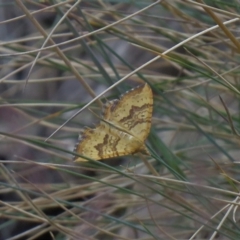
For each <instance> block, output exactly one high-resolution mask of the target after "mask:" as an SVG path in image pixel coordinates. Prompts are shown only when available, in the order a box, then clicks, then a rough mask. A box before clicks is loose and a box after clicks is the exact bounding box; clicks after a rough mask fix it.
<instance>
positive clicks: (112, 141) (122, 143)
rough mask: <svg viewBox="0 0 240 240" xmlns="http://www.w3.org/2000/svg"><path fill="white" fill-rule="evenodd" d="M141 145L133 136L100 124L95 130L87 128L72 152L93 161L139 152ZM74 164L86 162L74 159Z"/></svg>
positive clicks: (102, 123) (82, 159) (77, 158)
mask: <svg viewBox="0 0 240 240" xmlns="http://www.w3.org/2000/svg"><path fill="white" fill-rule="evenodd" d="M141 148H143V145H142V143H141V142H139V140H138V139H135V138H134V137H133V136H131V135H129V134H127V133H124V132H121V131H119V130H117V129H116V128H114V127H111V126H110V125H109V124H106V123H104V122H101V123H100V124H99V125H98V126H97V127H96V128H94V129H90V128H87V129H85V130H84V131H83V133H82V134H81V135H80V137H79V142H78V143H77V144H76V146H75V149H74V151H76V152H77V153H79V154H82V155H84V156H86V157H89V158H91V159H94V160H101V159H107V158H112V157H117V156H125V155H130V154H134V153H136V152H138V151H141ZM74 160H75V161H76V162H83V161H87V160H86V159H84V158H80V157H77V156H76V157H75V159H74Z"/></svg>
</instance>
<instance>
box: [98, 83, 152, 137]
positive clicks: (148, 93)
mask: <svg viewBox="0 0 240 240" xmlns="http://www.w3.org/2000/svg"><path fill="white" fill-rule="evenodd" d="M152 110H153V95H152V90H151V88H150V87H149V86H148V84H145V85H143V86H139V87H137V88H134V89H132V90H130V91H128V92H126V93H125V94H124V95H122V96H121V98H120V99H119V100H113V101H111V102H109V103H107V104H106V105H105V108H104V111H103V119H104V120H106V121H108V122H110V123H111V124H112V125H114V126H116V127H119V128H120V129H123V130H124V129H125V130H126V132H128V133H130V134H131V135H132V136H135V137H136V138H138V139H139V140H141V141H142V142H144V141H145V140H146V138H147V136H148V134H149V131H150V128H151V119H152Z"/></svg>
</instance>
